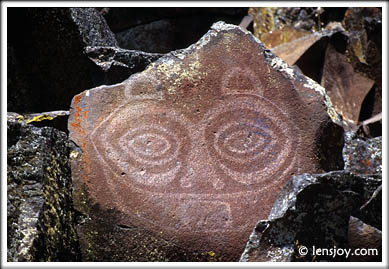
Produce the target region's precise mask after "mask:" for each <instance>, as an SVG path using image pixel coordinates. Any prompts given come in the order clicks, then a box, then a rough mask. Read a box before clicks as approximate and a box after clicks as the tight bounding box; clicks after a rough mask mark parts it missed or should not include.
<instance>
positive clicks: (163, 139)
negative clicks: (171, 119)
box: [119, 126, 179, 166]
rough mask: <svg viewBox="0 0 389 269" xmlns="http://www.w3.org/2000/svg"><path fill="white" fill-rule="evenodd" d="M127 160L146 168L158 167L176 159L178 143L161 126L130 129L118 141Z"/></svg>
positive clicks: (173, 136)
mask: <svg viewBox="0 0 389 269" xmlns="http://www.w3.org/2000/svg"><path fill="white" fill-rule="evenodd" d="M119 145H120V147H121V148H122V149H124V150H125V151H126V153H127V155H128V158H131V159H133V162H137V163H139V164H144V165H147V166H160V165H163V164H167V163H169V162H171V160H172V159H175V158H177V155H178V149H179V142H178V141H177V137H176V135H174V133H172V132H171V131H169V130H168V129H167V128H165V127H162V126H154V127H149V126H146V127H138V128H134V129H131V130H130V131H129V132H128V133H126V134H125V135H123V136H122V137H121V138H120V140H119Z"/></svg>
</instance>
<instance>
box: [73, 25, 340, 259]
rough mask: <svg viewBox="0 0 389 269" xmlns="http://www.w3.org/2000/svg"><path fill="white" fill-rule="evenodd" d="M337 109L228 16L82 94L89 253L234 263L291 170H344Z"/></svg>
mask: <svg viewBox="0 0 389 269" xmlns="http://www.w3.org/2000/svg"><path fill="white" fill-rule="evenodd" d="M242 48H244V49H242ZM331 118H332V119H333V120H334V121H336V120H339V118H338V117H337V115H336V113H334V110H333V108H332V107H331V103H330V101H329V99H328V98H327V97H326V96H325V93H324V89H323V88H322V87H320V86H319V85H317V84H316V83H314V82H313V81H312V80H310V79H308V78H306V77H304V76H303V75H301V74H299V73H296V72H294V71H293V70H292V69H290V68H288V66H287V65H286V64H285V63H284V62H283V61H281V60H280V59H278V58H277V57H275V56H274V55H273V54H272V53H271V52H270V51H268V50H266V49H265V48H264V46H263V44H262V43H260V42H259V41H258V40H257V39H256V38H255V37H253V36H252V35H251V34H250V33H249V32H247V31H245V30H242V29H241V28H239V27H237V26H234V25H229V24H225V23H222V22H219V23H216V24H214V25H213V27H212V29H211V30H210V31H209V32H208V33H207V34H206V35H205V36H204V37H202V38H201V39H200V40H199V41H198V42H197V43H196V44H194V45H192V46H190V47H189V48H188V49H185V50H181V51H175V52H172V53H169V54H168V55H166V56H164V57H162V58H160V59H158V60H157V61H156V62H154V63H152V64H151V65H149V66H148V68H147V69H146V70H145V71H144V72H142V73H138V74H136V75H133V76H131V77H130V78H129V79H128V80H126V81H124V82H123V83H120V84H117V85H113V86H101V87H98V88H95V89H91V90H88V91H85V92H83V93H81V94H79V95H77V96H75V97H74V98H73V101H72V109H71V112H70V118H69V131H70V138H71V139H72V140H73V141H74V142H75V143H76V144H77V145H78V146H79V149H77V148H74V149H73V151H72V156H73V157H72V175H73V180H74V187H75V191H74V196H75V202H76V206H77V209H78V210H79V211H81V212H82V213H83V214H85V215H86V221H85V223H84V224H82V225H80V226H79V232H80V237H81V244H82V250H83V257H84V260H89V261H97V260H106V259H107V258H109V257H107V253H110V255H109V256H110V260H113V261H130V260H131V261H134V260H169V261H180V260H192V261H195V260H218V261H219V260H221V261H237V260H238V259H239V256H240V254H241V253H242V251H243V248H244V245H245V242H246V238H247V237H248V236H249V234H250V231H251V229H252V227H253V226H254V225H255V223H256V222H257V220H258V217H259V218H266V217H267V215H268V214H269V212H270V209H271V206H272V205H273V202H274V201H275V199H276V197H277V195H278V193H279V191H280V190H281V188H282V186H283V184H284V183H285V182H286V181H287V180H289V179H290V177H291V176H293V175H297V174H299V173H303V172H311V173H314V172H323V171H330V170H333V169H340V168H342V167H343V159H342V154H341V153H342V152H341V149H342V146H343V141H342V138H343V130H342V129H341V128H340V127H338V126H337V125H335V124H334V123H333V121H332V120H331ZM101 231H106V232H104V233H102V232H101ZM97 235H98V236H97ZM139 238H142V241H141V242H139ZM176 249H180V250H181V251H180V253H183V254H182V255H181V254H180V255H178V254H177V252H176Z"/></svg>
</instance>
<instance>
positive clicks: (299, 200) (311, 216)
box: [241, 171, 382, 261]
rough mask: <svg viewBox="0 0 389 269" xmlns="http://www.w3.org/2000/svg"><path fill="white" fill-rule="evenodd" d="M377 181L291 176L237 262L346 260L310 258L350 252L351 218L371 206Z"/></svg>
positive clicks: (345, 175)
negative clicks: (330, 252)
mask: <svg viewBox="0 0 389 269" xmlns="http://www.w3.org/2000/svg"><path fill="white" fill-rule="evenodd" d="M381 181H382V179H381V175H370V176H366V175H354V174H352V173H350V172H346V171H334V172H330V173H326V174H319V175H311V174H303V175H299V176H295V177H293V179H292V180H291V181H290V182H289V183H288V184H287V185H286V186H285V188H284V189H283V190H282V193H281V194H280V196H279V197H278V199H277V201H276V202H275V203H274V206H273V208H272V211H271V213H270V214H269V217H268V219H267V220H261V221H259V222H258V224H257V225H256V227H255V229H254V231H253V233H252V234H251V235H250V240H249V242H248V243H247V246H246V249H245V251H244V253H243V254H242V257H241V261H347V260H349V259H350V257H346V255H314V253H313V247H315V248H316V249H318V248H326V249H334V248H335V247H336V248H338V249H339V248H348V247H349V244H348V223H349V219H350V216H351V215H353V214H354V213H355V212H358V211H359V210H360V208H361V207H363V206H364V204H365V203H366V202H367V201H369V199H370V198H371V196H372V195H373V194H374V193H375V191H376V190H377V188H379V186H380V185H381ZM379 212H382V211H379ZM304 247H305V248H306V249H304ZM301 250H303V252H301ZM305 250H307V251H306V252H304V251H305ZM302 254H304V255H302ZM315 254H317V252H316V253H315Z"/></svg>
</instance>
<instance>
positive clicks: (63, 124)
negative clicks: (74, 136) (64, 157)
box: [7, 110, 69, 133]
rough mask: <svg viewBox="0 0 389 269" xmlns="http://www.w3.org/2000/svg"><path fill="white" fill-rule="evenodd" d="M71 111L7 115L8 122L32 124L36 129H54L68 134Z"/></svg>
mask: <svg viewBox="0 0 389 269" xmlns="http://www.w3.org/2000/svg"><path fill="white" fill-rule="evenodd" d="M68 119H69V111H64V110H60V111H49V112H42V113H32V114H18V113H15V112H8V113H7V120H9V121H13V122H19V123H23V124H32V125H34V126H36V127H54V128H55V129H57V130H59V131H62V132H65V133H68V132H69V131H68V128H67V127H68V126H67V123H68Z"/></svg>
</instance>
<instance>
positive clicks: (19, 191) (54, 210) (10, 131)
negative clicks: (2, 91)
mask: <svg viewBox="0 0 389 269" xmlns="http://www.w3.org/2000/svg"><path fill="white" fill-rule="evenodd" d="M75 222H76V213H75V211H74V208H73V199H72V182H71V172H70V165H69V147H68V139H67V136H66V134H65V133H63V132H60V131H58V130H56V129H54V128H51V127H43V128H38V127H35V126H32V125H30V124H26V123H25V122H23V121H22V120H21V119H20V117H19V118H18V117H15V115H13V114H12V113H11V114H9V115H8V122H7V260H8V261H9V262H22V261H23V262H44V261H52V262H54V261H58V262H69V261H80V260H81V254H80V253H81V252H80V248H79V243H78V236H77V234H76V230H75Z"/></svg>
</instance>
